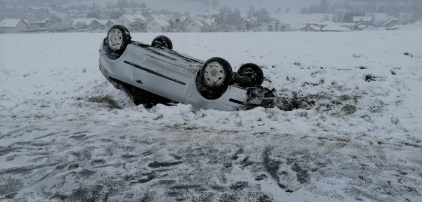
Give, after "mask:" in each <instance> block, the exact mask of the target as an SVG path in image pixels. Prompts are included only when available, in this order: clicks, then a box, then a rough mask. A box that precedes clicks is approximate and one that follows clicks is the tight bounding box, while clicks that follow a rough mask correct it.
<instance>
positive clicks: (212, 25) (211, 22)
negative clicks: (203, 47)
mask: <svg viewBox="0 0 422 202" xmlns="http://www.w3.org/2000/svg"><path fill="white" fill-rule="evenodd" d="M201 23H202V24H203V25H204V27H203V29H202V31H203V32H212V31H214V30H216V29H217V22H216V19H215V18H204V19H202V20H201Z"/></svg>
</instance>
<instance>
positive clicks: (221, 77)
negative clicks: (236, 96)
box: [196, 57, 233, 99]
mask: <svg viewBox="0 0 422 202" xmlns="http://www.w3.org/2000/svg"><path fill="white" fill-rule="evenodd" d="M232 75H233V72H232V67H231V66H230V63H229V62H227V61H226V60H224V59H222V58H218V57H215V58H211V59H209V60H207V61H206V62H205V63H204V65H203V66H202V68H201V70H200V71H199V73H198V76H197V82H196V84H197V89H198V92H199V93H200V94H201V95H202V96H203V97H205V98H207V99H218V98H220V97H221V96H222V95H223V94H224V93H225V92H226V90H227V88H228V86H229V83H230V82H231V79H232Z"/></svg>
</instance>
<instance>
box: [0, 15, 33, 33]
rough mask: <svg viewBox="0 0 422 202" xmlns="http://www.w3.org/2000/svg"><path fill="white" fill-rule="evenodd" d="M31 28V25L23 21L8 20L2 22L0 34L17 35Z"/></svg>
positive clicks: (0, 22)
mask: <svg viewBox="0 0 422 202" xmlns="http://www.w3.org/2000/svg"><path fill="white" fill-rule="evenodd" d="M28 28H29V25H28V24H27V23H26V22H25V21H23V20H22V19H10V18H6V19H4V20H2V21H0V33H16V32H20V31H24V30H26V29H28Z"/></svg>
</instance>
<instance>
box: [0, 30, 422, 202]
mask: <svg viewBox="0 0 422 202" xmlns="http://www.w3.org/2000/svg"><path fill="white" fill-rule="evenodd" d="M166 35H167V36H168V37H169V38H170V39H171V40H172V41H173V45H174V48H175V50H177V51H180V52H182V53H187V54H189V55H191V56H194V57H197V58H199V59H202V60H206V59H208V58H211V57H215V56H219V57H223V58H225V59H227V60H228V61H229V62H230V64H231V65H232V66H233V69H234V70H237V69H238V68H239V66H240V65H241V64H243V63H248V62H253V63H256V64H259V65H260V66H263V71H264V74H265V75H266V77H267V78H268V79H269V80H271V81H272V82H271V83H270V82H269V81H266V82H264V85H265V86H268V87H274V88H275V89H276V90H277V91H278V93H279V95H280V96H283V97H289V98H291V97H292V96H293V95H292V94H293V92H298V93H299V96H301V95H304V96H308V95H310V94H313V95H315V94H317V95H318V97H320V98H319V99H317V100H316V104H315V105H314V106H313V107H312V108H311V109H309V110H305V109H297V110H293V111H281V110H278V109H263V108H256V109H253V110H250V111H239V112H224V111H215V110H199V111H193V110H192V108H191V107H190V106H189V105H183V104H179V105H177V106H173V107H170V106H164V105H158V106H156V107H154V108H152V109H145V108H144V107H143V106H135V105H133V104H132V103H131V101H130V99H129V98H128V97H127V96H126V95H125V94H124V93H123V92H121V91H119V90H116V89H114V88H113V87H112V86H111V84H109V83H108V82H107V81H106V80H105V78H104V77H103V76H102V74H101V73H100V71H99V69H98V57H99V55H98V47H99V44H100V43H101V40H102V39H103V38H104V37H105V34H104V33H101V34H98V33H61V34H49V33H43V34H14V35H12V34H5V35H0V44H1V47H2V48H1V49H0V55H1V56H2V57H0V86H1V87H0V162H1V163H0V198H3V199H4V198H5V197H8V198H14V199H16V200H18V199H26V200H28V201H37V200H38V201H48V200H52V201H62V200H65V201H80V200H84V201H87V200H89V199H92V197H95V198H96V199H97V200H105V198H107V199H108V200H109V201H133V200H136V201H139V199H141V198H143V199H145V200H147V199H146V198H149V201H175V200H176V199H177V200H185V201H192V200H194V199H197V201H206V200H208V201H218V200H220V199H221V200H223V199H226V200H229V201H230V200H232V201H233V200H238V201H256V200H258V199H259V198H261V199H260V200H261V201H263V199H264V198H265V197H268V198H271V199H273V200H274V201H357V200H359V201H401V200H405V201H406V200H407V201H420V199H421V194H422V193H421V191H420V190H422V187H421V184H422V157H421V155H420V153H421V148H422V135H421V134H422V126H421V124H420V123H422V116H421V114H422V107H421V105H420V103H421V101H422V97H421V96H422V95H421V93H420V86H422V69H421V68H420V67H421V64H422V58H421V57H422V47H421V46H420V29H418V30H416V29H415V30H413V28H409V29H407V30H404V29H403V30H402V29H399V30H393V31H385V30H384V31H365V32H344V33H336V32H333V33H330V32H328V33H320V32H282V33H279V32H277V33H269V32H259V33H253V32H248V33H201V34H198V33H166ZM132 37H133V40H138V41H141V42H144V43H148V42H150V41H152V40H153V39H154V38H155V37H156V34H152V33H135V34H133V35H132ZM245 41H247V43H245ZM404 53H409V54H407V55H405V54H404ZM22 56H24V57H22ZM369 75H372V76H373V77H371V76H369ZM365 79H367V80H368V81H370V82H367V81H365ZM313 84H314V85H313ZM104 95H108V96H110V97H111V98H113V99H114V100H116V101H117V102H118V104H119V105H120V106H121V108H122V109H110V108H108V107H106V106H105V105H104V104H100V103H93V102H89V98H91V97H93V96H104ZM347 96H350V97H353V98H352V99H347ZM333 103H334V104H333ZM346 105H347V106H355V107H356V112H354V113H352V114H349V115H347V114H345V112H344V111H342V108H343V107H345V106H346ZM327 106H328V107H327ZM6 195H7V196H6ZM264 195H265V196H264ZM90 197H91V198H90ZM201 197H202V200H199V198H201ZM64 198H66V199H64ZM204 198H206V200H205V199H204Z"/></svg>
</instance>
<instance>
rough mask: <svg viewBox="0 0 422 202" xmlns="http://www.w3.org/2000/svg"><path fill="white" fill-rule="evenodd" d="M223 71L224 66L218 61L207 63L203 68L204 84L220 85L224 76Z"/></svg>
mask: <svg viewBox="0 0 422 202" xmlns="http://www.w3.org/2000/svg"><path fill="white" fill-rule="evenodd" d="M224 72H225V71H224V68H223V66H222V65H221V64H220V63H218V62H211V63H209V64H208V65H207V66H206V67H205V69H204V79H205V84H206V85H207V86H210V87H218V86H221V85H222V84H223V82H224V80H225V78H226V75H225V73H224Z"/></svg>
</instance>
